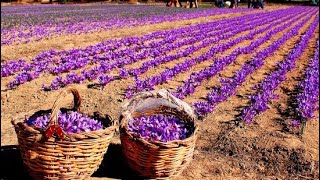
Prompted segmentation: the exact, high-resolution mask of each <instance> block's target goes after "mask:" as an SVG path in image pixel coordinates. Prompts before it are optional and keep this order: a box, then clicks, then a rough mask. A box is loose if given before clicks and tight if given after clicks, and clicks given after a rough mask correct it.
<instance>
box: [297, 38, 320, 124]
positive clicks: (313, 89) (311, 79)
mask: <svg viewBox="0 0 320 180" xmlns="http://www.w3.org/2000/svg"><path fill="white" fill-rule="evenodd" d="M316 47H317V48H316V51H315V53H314V56H313V58H312V59H311V60H310V62H309V67H308V69H307V70H306V71H305V73H304V79H303V80H302V81H301V82H300V83H299V85H298V86H299V88H300V89H301V92H300V93H299V94H298V95H297V97H296V98H297V109H296V110H297V112H298V117H297V120H293V121H292V122H291V125H292V126H299V125H300V124H301V123H305V122H306V121H307V120H308V119H310V118H314V117H315V116H314V114H313V113H314V111H315V110H316V109H317V103H318V99H319V39H318V40H317V46H316Z"/></svg>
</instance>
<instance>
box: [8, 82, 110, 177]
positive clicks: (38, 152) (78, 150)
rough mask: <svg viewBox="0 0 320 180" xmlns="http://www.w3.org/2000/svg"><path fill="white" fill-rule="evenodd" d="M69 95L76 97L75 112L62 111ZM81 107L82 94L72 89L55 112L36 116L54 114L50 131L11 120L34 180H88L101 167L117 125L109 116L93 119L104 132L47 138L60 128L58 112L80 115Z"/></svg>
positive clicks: (60, 100)
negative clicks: (99, 124) (51, 131)
mask: <svg viewBox="0 0 320 180" xmlns="http://www.w3.org/2000/svg"><path fill="white" fill-rule="evenodd" d="M68 93H72V94H73V97H74V107H73V109H65V108H64V109H63V108H60V107H61V104H62V102H63V100H64V99H65V95H67V94H68ZM80 104H81V99H80V95H79V92H78V91H77V90H76V89H73V88H69V89H67V90H64V91H62V92H61V93H60V94H59V96H58V97H57V99H56V101H55V103H54V105H53V108H52V109H49V110H41V111H38V112H35V113H33V115H39V114H44V113H50V112H51V117H50V123H49V125H48V127H49V128H47V129H40V128H39V127H34V126H28V125H27V124H26V122H25V120H24V118H20V119H13V120H12V124H13V125H14V127H15V131H16V133H17V137H18V143H19V149H20V152H21V156H22V160H23V163H24V165H25V166H26V168H27V170H28V172H29V175H30V176H31V177H32V178H34V179H86V178H88V177H90V176H91V175H92V174H93V173H94V172H95V171H96V170H97V169H98V167H99V166H100V164H101V162H102V159H103V156H104V154H105V153H106V151H107V148H108V146H109V143H110V141H111V138H112V137H113V135H114V132H115V123H114V122H113V121H112V120H111V118H110V116H108V115H106V116H105V117H103V116H102V115H101V114H100V113H99V112H98V113H95V115H94V116H91V117H93V118H94V119H99V120H100V121H101V122H102V124H103V126H104V127H103V129H102V130H96V131H90V132H80V133H74V134H66V133H65V132H63V131H62V134H61V131H60V133H58V132H55V133H54V134H53V135H52V136H51V135H50V136H51V137H48V131H49V129H50V128H52V127H60V126H59V125H58V120H57V117H58V115H57V114H58V112H59V110H61V111H62V112H64V111H65V112H66V111H75V110H76V111H78V112H79V107H80ZM30 114H31V113H27V114H26V115H27V116H30ZM51 130H52V129H51ZM49 134H50V133H49Z"/></svg>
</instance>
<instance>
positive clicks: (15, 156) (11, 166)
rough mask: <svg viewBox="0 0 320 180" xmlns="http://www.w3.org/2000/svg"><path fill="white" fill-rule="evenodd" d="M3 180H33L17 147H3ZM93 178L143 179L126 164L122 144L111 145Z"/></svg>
mask: <svg viewBox="0 0 320 180" xmlns="http://www.w3.org/2000/svg"><path fill="white" fill-rule="evenodd" d="M0 157H1V168H2V169H1V173H0V179H1V180H14V179H23V180H32V179H31V177H30V176H29V175H28V172H27V171H26V169H25V167H24V165H23V161H22V159H21V155H20V150H19V149H18V147H17V146H16V145H10V146H1V156H0ZM91 177H101V178H102V177H107V178H115V179H137V180H139V179H142V178H140V177H139V176H138V175H137V174H136V173H134V172H133V171H132V170H131V169H130V168H129V167H128V165H127V164H126V162H125V160H124V159H123V156H122V151H121V145H120V144H110V145H109V147H108V151H107V152H106V154H105V155H104V158H103V160H102V162H101V164H100V167H99V169H98V170H97V171H96V172H94V173H93V175H92V176H91Z"/></svg>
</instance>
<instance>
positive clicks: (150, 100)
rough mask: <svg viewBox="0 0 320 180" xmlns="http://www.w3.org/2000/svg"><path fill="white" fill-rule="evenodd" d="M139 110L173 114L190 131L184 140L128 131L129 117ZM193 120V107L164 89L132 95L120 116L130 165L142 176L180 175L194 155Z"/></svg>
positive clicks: (135, 115) (136, 113)
mask: <svg viewBox="0 0 320 180" xmlns="http://www.w3.org/2000/svg"><path fill="white" fill-rule="evenodd" d="M142 114H144V115H153V114H164V115H174V116H176V117H178V118H179V119H181V120H183V121H184V122H185V123H186V127H187V128H188V129H189V130H191V131H192V132H193V133H192V135H191V136H190V137H188V138H186V139H184V140H174V141H169V142H166V143H164V142H160V141H157V142H148V141H146V140H145V139H143V138H140V137H137V136H134V135H133V134H132V133H130V132H129V131H128V121H130V120H133V118H136V117H139V116H141V115H142ZM196 120H197V117H196V115H195V113H194V111H193V110H192V108H191V107H190V106H189V105H188V104H187V103H185V102H183V101H181V100H179V99H177V98H175V97H174V96H172V95H171V94H170V93H169V92H168V91H167V90H165V89H161V90H159V91H151V92H142V93H139V94H137V95H135V96H134V97H133V98H132V99H131V101H130V102H129V103H127V104H126V105H125V106H124V109H123V112H122V115H121V117H120V139H121V147H122V151H123V154H124V156H125V158H126V160H127V163H128V165H129V167H130V168H131V169H133V170H134V171H136V172H138V173H139V174H140V175H141V176H142V177H145V178H156V179H167V178H169V177H174V176H177V175H179V174H180V173H181V172H182V171H183V170H184V168H185V167H186V166H187V165H188V164H189V163H190V161H191V160H192V157H193V152H194V147H195V142H196V139H197V131H198V126H197V125H196Z"/></svg>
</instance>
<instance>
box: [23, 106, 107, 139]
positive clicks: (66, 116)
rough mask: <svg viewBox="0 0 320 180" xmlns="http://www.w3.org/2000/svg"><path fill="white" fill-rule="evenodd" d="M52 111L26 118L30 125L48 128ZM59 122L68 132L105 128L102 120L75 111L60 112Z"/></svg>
mask: <svg viewBox="0 0 320 180" xmlns="http://www.w3.org/2000/svg"><path fill="white" fill-rule="evenodd" d="M50 116H51V113H48V114H44V115H42V116H39V115H34V116H31V117H30V118H27V119H26V123H27V124H28V125H29V126H37V127H40V128H44V129H45V128H47V126H48V123H49V120H50ZM58 123H59V125H60V126H61V127H62V129H63V130H64V131H65V132H66V133H69V134H71V133H79V132H89V131H95V130H100V129H103V126H102V124H101V122H99V121H97V120H95V119H92V118H90V117H89V116H87V115H85V114H82V113H78V112H75V111H71V112H66V113H62V112H59V113H58Z"/></svg>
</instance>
